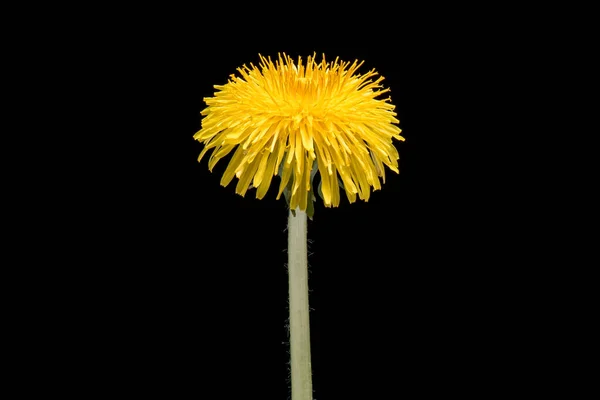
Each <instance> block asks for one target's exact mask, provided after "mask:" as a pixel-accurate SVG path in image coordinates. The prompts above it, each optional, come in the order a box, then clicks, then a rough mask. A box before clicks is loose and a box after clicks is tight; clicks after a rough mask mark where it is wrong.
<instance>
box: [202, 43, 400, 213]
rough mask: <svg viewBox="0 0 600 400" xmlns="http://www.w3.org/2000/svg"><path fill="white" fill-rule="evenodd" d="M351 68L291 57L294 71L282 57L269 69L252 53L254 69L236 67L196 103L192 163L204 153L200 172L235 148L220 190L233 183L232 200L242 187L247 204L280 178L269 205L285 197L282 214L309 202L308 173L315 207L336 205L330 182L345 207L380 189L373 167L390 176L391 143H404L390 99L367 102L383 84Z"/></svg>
mask: <svg viewBox="0 0 600 400" xmlns="http://www.w3.org/2000/svg"><path fill="white" fill-rule="evenodd" d="M361 65H362V62H361V63H358V62H357V61H355V62H354V63H353V64H351V65H350V63H349V62H343V61H339V60H338V59H337V58H336V60H335V61H334V62H333V63H330V62H326V61H325V56H323V58H322V60H321V62H320V63H316V62H315V58H314V56H313V57H310V56H309V57H308V59H307V61H306V63H305V64H304V63H303V62H302V59H301V58H300V57H299V58H298V62H297V64H296V63H294V60H293V59H292V58H291V57H289V56H287V55H285V54H283V56H282V55H279V57H278V60H277V61H276V62H275V63H273V61H272V60H271V58H265V57H263V56H260V65H259V67H256V66H254V65H253V64H250V67H247V66H245V65H244V66H243V67H242V68H238V72H239V75H240V76H235V75H231V76H230V80H229V81H228V82H227V84H225V85H215V89H217V90H218V91H217V92H216V93H215V95H214V97H209V98H205V99H204V101H205V102H206V104H207V107H206V108H205V109H204V110H203V111H202V113H201V114H202V115H203V116H204V118H203V120H202V129H201V130H200V131H198V132H197V133H196V134H195V135H194V139H196V140H198V141H200V142H203V143H204V145H205V146H204V149H203V150H202V153H201V154H200V157H199V158H198V161H200V160H201V159H202V157H203V156H204V154H205V153H206V152H207V151H208V150H209V149H214V150H213V152H212V155H211V157H210V160H209V162H208V168H209V169H210V170H211V171H212V169H213V167H214V166H215V164H216V163H217V161H219V160H220V159H221V158H223V157H225V156H226V155H227V154H229V153H230V152H231V151H233V150H234V149H235V152H234V154H233V156H232V158H231V160H230V161H229V165H228V166H227V169H226V170H225V172H224V174H223V177H222V179H221V185H223V186H227V185H228V184H229V183H230V182H231V180H232V179H233V177H234V176H236V177H237V178H238V183H237V186H236V192H237V193H238V194H240V195H242V196H244V195H245V194H246V191H247V190H248V188H249V187H250V186H251V185H252V186H253V187H255V188H257V192H256V197H257V198H259V199H261V198H263V197H264V196H265V194H266V193H267V190H268V189H269V186H270V184H271V180H272V178H273V176H274V175H278V174H280V177H281V182H280V185H279V193H278V195H277V198H279V197H280V196H281V193H282V192H283V191H284V189H287V190H289V194H290V195H291V196H289V203H290V208H291V209H292V210H294V209H296V208H297V207H300V209H301V210H306V209H307V206H309V207H310V206H311V205H312V197H313V194H312V193H314V191H313V190H312V189H311V185H312V180H313V177H314V175H315V172H316V171H317V168H318V171H319V173H320V179H321V183H320V188H319V194H321V197H322V198H323V201H324V203H325V206H327V207H331V206H334V207H337V206H338V205H339V202H340V193H339V188H340V185H341V186H342V188H343V189H344V190H345V192H346V195H347V196H348V200H349V201H350V202H351V203H352V202H354V201H356V195H358V197H359V198H360V199H363V200H365V201H367V200H368V199H369V195H370V190H371V186H372V187H373V190H377V189H381V184H380V182H379V177H382V178H383V181H384V182H385V172H384V168H383V164H385V165H387V166H388V167H389V168H390V169H391V170H392V171H395V172H396V173H397V172H398V158H399V156H398V152H397V150H396V148H395V147H394V145H393V144H392V138H396V139H398V140H404V138H403V137H402V136H400V132H401V129H400V128H398V127H397V126H396V125H394V124H397V123H399V121H398V120H397V119H396V118H395V116H396V113H395V112H394V111H393V110H394V108H395V106H394V105H392V104H391V103H389V100H390V98H389V97H388V98H386V99H377V97H379V96H380V95H382V94H383V93H386V92H388V91H389V89H382V85H381V81H383V77H378V78H376V79H375V77H377V76H378V74H377V73H376V72H375V71H374V70H371V71H369V72H367V73H366V74H364V75H360V74H357V73H356V71H357V70H358V68H359V67H360V66H361ZM309 196H310V198H309Z"/></svg>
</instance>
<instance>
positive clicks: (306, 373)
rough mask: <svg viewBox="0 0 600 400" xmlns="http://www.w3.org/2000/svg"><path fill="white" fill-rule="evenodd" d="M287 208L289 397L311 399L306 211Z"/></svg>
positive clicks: (293, 399)
mask: <svg viewBox="0 0 600 400" xmlns="http://www.w3.org/2000/svg"><path fill="white" fill-rule="evenodd" d="M295 213H296V215H294V214H293V213H292V211H291V210H290V214H289V222H288V275H289V286H290V357H291V360H290V365H291V371H292V400H312V373H311V365H310V326H309V316H308V261H307V248H306V224H307V222H306V212H304V211H300V209H296V210H295Z"/></svg>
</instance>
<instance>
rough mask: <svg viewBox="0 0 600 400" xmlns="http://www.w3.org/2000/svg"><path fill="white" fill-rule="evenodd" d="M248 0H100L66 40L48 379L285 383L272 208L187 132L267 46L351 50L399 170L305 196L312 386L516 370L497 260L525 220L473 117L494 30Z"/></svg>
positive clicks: (528, 306) (510, 281) (430, 14)
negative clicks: (91, 30)
mask: <svg viewBox="0 0 600 400" xmlns="http://www.w3.org/2000/svg"><path fill="white" fill-rule="evenodd" d="M248 7H249V8H250V9H253V10H254V11H258V14H257V15H255V14H256V13H255V14H252V15H250V14H247V12H246V9H245V8H241V7H238V6H235V5H231V7H225V8H226V9H223V10H217V9H211V10H208V9H207V10H204V11H197V10H183V9H182V10H169V12H168V13H167V12H165V13H163V11H164V10H162V9H153V10H141V9H140V10H136V11H135V12H133V13H124V14H122V15H121V14H120V13H118V12H116V13H115V15H111V18H108V19H107V20H106V23H105V24H102V26H100V27H98V29H97V32H95V34H93V35H92V36H91V37H90V38H89V39H86V40H84V41H83V45H82V46H83V50H82V49H81V48H80V49H79V50H81V54H82V56H81V57H80V58H79V59H78V61H77V64H76V65H75V66H72V69H73V71H75V70H78V71H79V72H78V76H79V80H80V82H81V88H80V90H81V91H82V92H86V93H87V94H88V95H89V94H91V96H90V97H92V98H94V100H93V101H90V102H89V103H87V102H84V104H83V105H80V106H83V109H84V110H85V111H84V112H83V116H84V117H85V118H84V119H83V120H82V121H83V122H81V124H80V127H81V132H82V133H81V137H80V139H76V140H75V143H76V144H77V147H78V150H77V151H76V153H77V154H76V155H75V157H76V160H77V161H76V162H75V163H70V162H69V163H68V165H66V166H65V171H66V172H67V173H68V175H69V177H71V178H72V179H71V180H70V184H69V188H68V189H69V193H72V194H71V195H69V196H65V198H64V200H63V204H62V207H61V209H65V210H68V211H67V212H68V214H69V216H70V217H71V218H70V219H69V223H68V224H67V223H64V222H63V221H64V219H63V218H62V215H54V218H55V219H53V223H54V224H55V225H54V226H57V225H61V224H63V227H62V228H61V229H62V232H63V233H64V232H65V230H66V231H67V234H66V235H64V236H61V237H60V239H59V243H60V244H59V245H56V246H52V247H51V248H50V249H49V250H48V251H49V252H52V253H53V254H54V256H55V257H56V259H58V260H61V261H60V262H61V265H63V267H59V268H55V269H52V272H47V276H48V278H51V279H52V281H58V282H61V285H58V286H59V287H64V288H65V289H64V290H62V289H61V290H59V289H57V290H56V292H55V293H53V294H52V298H53V299H56V298H59V299H61V301H60V303H59V305H57V303H55V302H51V303H49V305H47V306H46V308H45V309H44V308H43V307H42V312H41V314H43V315H46V316H47V315H50V320H49V322H48V324H47V325H44V329H45V330H47V331H48V332H55V333H56V337H58V338H59V342H60V343H61V345H60V346H52V343H54V342H52V341H51V340H49V342H48V343H42V346H41V348H42V350H41V351H50V352H52V353H53V354H55V359H58V360H60V361H61V362H63V361H64V362H66V363H67V364H68V368H65V371H68V372H65V373H64V378H63V379H60V380H53V381H52V385H56V386H57V387H60V388H63V389H64V388H65V387H68V388H69V390H72V391H74V392H76V393H79V394H82V395H83V396H82V397H87V396H86V395H88V394H92V393H100V392H103V393H115V391H117V390H119V391H120V392H121V393H128V394H132V395H135V394H140V393H143V394H157V395H159V396H163V397H166V398H185V397H190V398H191V397H197V398H204V397H207V398H208V397H210V398H214V397H216V398H248V397H252V398H253V397H257V398H263V399H283V398H286V396H287V395H288V392H289V382H288V381H287V378H288V376H289V370H288V365H287V362H288V353H287V351H288V348H287V340H288V337H287V329H286V319H287V274H286V268H285V263H286V258H287V254H286V246H287V233H286V232H285V228H286V224H287V209H286V205H285V202H284V200H283V199H282V200H279V201H277V200H275V193H273V192H274V190H270V191H269V193H268V194H267V196H266V197H265V198H264V199H263V200H256V199H255V198H254V191H249V192H248V194H247V195H246V197H245V198H242V197H240V196H239V195H237V194H235V190H234V187H235V186H234V185H233V184H230V186H229V187H225V188H224V187H221V186H220V185H219V180H220V174H221V173H222V171H223V170H224V168H225V166H226V163H225V162H221V163H220V164H219V165H218V166H217V167H216V168H215V170H214V171H213V173H212V174H211V173H209V171H208V168H207V164H206V163H207V161H206V159H205V160H203V162H201V163H198V162H197V157H198V154H199V153H200V151H201V150H202V145H201V144H200V143H198V142H196V141H194V140H193V138H192V137H193V135H194V133H195V132H197V131H198V130H199V129H200V126H201V116H200V111H201V110H202V109H203V108H204V107H205V104H204V102H203V98H204V97H209V96H212V94H213V93H214V89H213V85H215V84H224V83H226V81H227V78H228V76H229V75H230V74H233V73H235V70H236V68H237V67H239V66H241V65H242V64H248V63H250V62H253V63H255V64H256V63H258V54H259V53H260V54H262V55H264V56H272V57H275V56H276V55H277V53H278V52H285V53H287V54H288V55H291V56H292V57H297V56H299V55H300V56H302V57H303V58H304V59H305V58H306V56H308V55H312V54H313V53H314V52H316V53H317V55H318V56H319V55H320V54H321V53H325V54H326V56H327V58H328V59H329V60H332V59H334V58H335V57H337V56H339V57H340V58H341V59H342V60H347V61H353V60H355V59H358V60H364V61H365V63H364V66H363V68H362V69H361V72H365V71H367V70H369V69H372V68H375V69H376V70H377V71H378V72H379V73H380V74H381V75H383V76H384V77H385V78H386V80H385V81H384V84H385V85H386V86H387V87H390V88H391V96H392V102H393V103H394V104H395V105H396V111H397V113H398V118H399V119H400V127H401V128H402V129H403V133H402V135H403V136H404V137H405V138H406V141H405V142H395V145H396V147H397V148H398V150H399V153H400V171H401V172H400V174H398V175H397V174H395V173H393V172H391V171H387V174H386V176H387V182H386V184H385V185H384V186H383V189H382V190H381V191H377V192H375V193H373V194H372V197H371V199H370V201H369V202H368V203H364V202H361V201H359V202H357V203H354V204H348V202H347V201H344V200H343V201H342V204H341V206H340V207H339V208H333V209H326V208H324V207H323V205H322V204H321V203H320V202H319V201H318V202H317V204H316V210H315V216H314V221H311V222H309V225H308V236H309V240H310V245H309V251H310V256H309V265H310V267H309V269H310V280H309V286H310V289H311V293H310V305H311V308H312V311H311V335H312V365H313V372H314V380H313V386H314V390H315V398H316V399H319V400H326V399H340V398H394V397H402V396H404V397H408V398H420V397H421V396H422V397H427V396H429V395H440V394H456V395H459V396H463V397H465V396H466V397H468V396H471V395H472V396H475V397H477V398H480V396H483V397H486V396H487V395H489V394H490V393H491V394H501V393H510V392H511V391H512V390H513V388H514V387H517V386H518V385H519V384H520V383H523V382H524V381H526V380H530V379H532V376H531V374H532V372H531V371H530V370H529V366H530V365H533V363H534V358H535V362H539V360H540V358H539V357H540V352H539V349H538V346H539V345H540V344H539V342H536V341H535V339H536V338H535V336H534V335H535V333H532V332H531V331H530V330H529V327H530V326H531V324H532V323H535V320H536V318H539V315H540V312H539V309H538V308H539V304H538V300H537V298H529V297H530V296H533V295H530V294H528V293H530V292H528V290H529V289H531V288H532V286H533V285H535V283H532V282H534V278H535V277H534V276H535V273H534V272H531V271H527V270H524V269H522V268H521V265H522V264H523V262H526V261H527V259H526V258H525V259H523V258H517V257H515V256H514V254H515V253H517V252H519V249H521V248H524V247H526V246H528V243H527V239H526V238H525V239H524V236H526V232H523V229H525V230H526V229H527V228H526V227H525V228H520V229H521V230H520V231H517V229H515V228H514V227H510V226H509V227H507V226H506V224H507V221H508V220H510V219H511V218H512V217H513V215H512V213H513V212H514V207H511V206H509V205H510V204H511V202H512V201H513V200H514V197H515V196H518V190H514V189H513V190H510V191H509V190H506V188H505V186H504V183H506V182H505V181H504V179H506V178H503V177H502V176H504V174H503V172H505V171H506V170H507V169H509V168H510V162H507V163H505V164H496V163H495V162H494V160H495V159H496V157H497V156H498V153H503V155H502V156H504V155H505V154H507V153H510V151H511V147H510V145H509V144H506V143H505V142H503V141H502V140H500V137H501V136H500V134H501V133H502V132H504V131H505V129H506V127H505V126H504V125H503V124H502V123H497V121H498V120H497V119H496V117H495V116H494V117H490V114H491V112H490V109H491V108H493V107H494V106H493V105H492V104H491V103H490V100H489V97H490V96H489V92H490V91H493V90H495V88H497V87H498V86H501V85H503V82H502V79H506V77H504V78H502V77H501V76H499V75H498V74H497V73H496V71H497V68H498V66H499V65H502V63H503V62H505V61H504V60H502V58H501V57H499V56H497V53H496V52H495V51H490V49H495V48H496V47H497V44H498V36H496V35H491V36H489V37H487V36H486V37H483V38H481V37H477V35H476V34H475V32H476V31H477V29H475V28H477V27H473V25H469V28H465V27H464V26H463V25H462V24H458V23H456V24H455V23H453V22H452V21H451V20H449V19H448V17H447V14H446V11H452V13H453V14H456V13H458V14H460V13H461V11H460V10H441V9H438V10H436V11H435V12H434V11H432V10H427V11H425V12H423V11H419V12H413V11H410V12H409V11H406V12H401V13H399V14H394V13H391V12H390V10H386V9H378V10H369V11H368V12H367V11H366V10H365V11H363V10H358V9H351V8H345V9H344V10H340V12H342V11H343V13H342V14H339V15H336V14H334V16H333V17H332V16H330V15H328V16H324V15H321V14H320V13H319V7H318V5H314V6H311V8H310V10H309V9H305V10H298V11H297V12H292V13H289V12H283V11H282V12H281V13H278V12H270V13H267V12H266V11H265V12H264V13H263V11H262V10H264V9H265V6H264V5H261V6H260V7H259V6H258V5H255V6H252V7H250V5H248ZM290 7H292V8H293V7H296V6H295V5H290ZM82 24H83V25H85V21H84V22H83V23H82ZM479 24H481V25H482V26H484V25H485V24H486V19H485V18H482V19H481V21H480V22H479ZM71 34H72V33H71ZM499 36H501V34H499ZM475 38H477V40H475ZM86 46H87V47H86ZM86 48H87V49H92V50H91V51H84V50H85V49H86ZM79 50H74V51H76V52H77V51H79ZM492 66H493V67H494V69H492ZM81 71H86V72H85V73H82V72H81ZM485 94H487V95H485ZM510 96H511V95H510V94H509V95H508V97H504V98H503V99H504V100H500V102H509V101H510V98H511V97H510ZM513 96H514V94H513ZM82 101H83V100H82ZM497 101H498V100H496V103H494V104H497ZM503 104H506V103H503ZM508 108H510V107H508ZM490 138H498V141H496V140H495V139H492V140H490ZM71 144H72V143H71ZM499 147H500V148H501V149H500V150H499ZM505 152H506V153H505ZM499 170H502V171H499ZM498 172H501V173H500V174H498ZM274 183H277V182H276V181H274ZM514 183H515V184H516V181H515V182H514ZM342 198H344V197H343V196H342ZM59 231H60V230H59ZM57 232H58V231H54V230H52V234H53V235H58V233H57ZM72 266H75V267H74V268H73V267H72ZM43 280H44V278H42V279H41V281H42V282H43ZM533 297H535V296H533ZM50 304H51V305H50ZM66 327H69V329H66ZM71 327H72V328H71ZM44 345H47V346H46V347H44ZM49 349H50V350H49ZM48 368H49V369H51V368H53V363H52V361H48ZM75 377H76V378H75ZM72 381H76V382H77V383H76V384H71V383H69V382H72ZM65 385H66V386H65Z"/></svg>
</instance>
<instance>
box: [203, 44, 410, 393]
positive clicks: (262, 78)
mask: <svg viewBox="0 0 600 400" xmlns="http://www.w3.org/2000/svg"><path fill="white" fill-rule="evenodd" d="M362 65H363V63H362V62H361V63H359V62H358V61H355V62H354V63H352V64H350V63H349V62H344V61H340V60H339V59H337V58H336V59H335V61H333V62H332V63H330V62H327V61H326V60H325V56H323V58H322V60H321V62H319V63H317V62H315V57H314V55H313V56H312V57H308V58H307V60H306V63H303V61H302V58H301V57H299V58H298V60H297V62H296V63H295V62H294V60H293V59H292V58H291V57H289V56H287V55H286V54H283V55H281V54H280V55H279V56H278V57H277V60H276V61H275V62H273V61H272V60H271V58H270V57H269V58H265V57H263V56H260V63H259V66H258V67H256V66H254V65H253V64H250V67H247V66H245V65H244V66H242V67H241V68H238V69H237V71H238V72H239V76H236V75H231V76H230V79H229V81H228V82H227V83H226V84H225V85H217V86H215V89H217V92H216V93H215V95H214V97H209V98H205V99H204V101H205V102H206V104H207V107H206V108H205V109H204V110H203V111H202V113H201V114H202V115H203V116H204V118H203V120H202V129H200V131H198V132H197V133H196V134H195V135H194V138H195V139H196V140H198V141H200V142H202V143H204V149H203V150H202V152H201V153H200V157H199V158H198V161H201V160H202V157H204V155H205V154H206V153H207V152H208V151H209V150H212V154H211V156H210V158H209V160H208V168H209V170H210V171H212V170H213V168H214V167H215V165H216V164H217V162H218V161H219V160H220V159H222V158H224V157H226V156H228V155H229V154H230V153H231V152H233V155H232V156H231V158H230V160H229V164H228V165H227V168H226V169H225V172H224V173H223V176H222V178H221V185H223V186H227V185H229V183H230V182H231V181H232V180H233V178H234V177H236V178H237V179H238V182H237V185H236V188H235V191H236V193H238V194H240V195H242V196H244V195H245V194H246V192H247V191H248V189H249V188H256V197H257V198H259V199H262V198H263V197H264V196H265V195H266V194H267V192H268V190H269V188H270V187H271V183H272V181H273V177H274V176H276V175H279V178H280V182H279V192H278V194H277V198H278V199H279V198H280V196H281V194H282V193H283V194H284V196H285V197H286V200H287V202H288V204H289V208H290V211H289V215H288V218H289V220H288V221H289V222H288V276H289V313H290V368H291V383H292V393H291V398H292V400H312V398H313V396H312V378H311V361H310V360H311V357H310V329H309V320H310V318H309V312H308V310H309V307H308V269H307V244H306V241H307V240H306V239H307V220H306V218H307V216H309V217H312V213H313V212H314V211H313V202H314V201H315V199H316V197H315V195H314V193H315V192H317V193H318V194H319V195H320V196H321V198H322V199H323V203H324V204H325V206H326V207H337V206H339V204H340V189H341V190H344V191H345V192H346V196H347V197H348V200H349V201H350V203H353V202H355V201H356V198H357V196H358V198H359V199H362V200H365V201H368V200H369V197H370V194H371V190H378V189H381V181H380V178H382V180H383V183H385V169H384V167H385V166H387V167H388V168H390V169H391V170H392V171H394V172H396V173H398V172H399V171H398V159H399V157H398V151H397V150H396V148H395V147H394V144H393V142H392V139H397V140H404V138H403V137H402V136H400V133H401V129H400V128H399V127H398V126H397V125H395V124H398V123H399V121H398V120H397V119H396V113H395V112H394V105H392V104H391V103H390V101H391V98H390V97H389V96H388V97H387V98H380V96H381V95H383V94H385V93H388V92H389V89H385V88H383V86H382V85H381V82H382V81H383V77H381V76H379V75H378V74H377V73H376V72H375V70H371V71H369V72H367V73H365V74H362V75H361V74H359V73H358V69H359V68H360V67H361V66H362ZM317 173H318V176H319V186H318V188H317V190H316V191H315V189H314V185H313V183H314V182H313V181H314V178H315V177H316V176H317Z"/></svg>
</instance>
